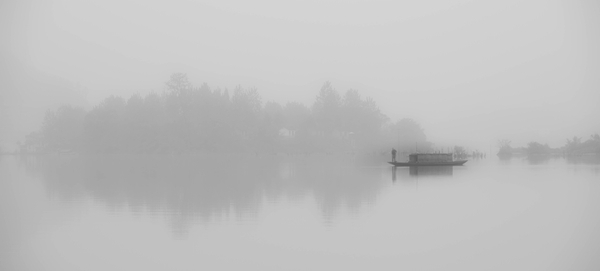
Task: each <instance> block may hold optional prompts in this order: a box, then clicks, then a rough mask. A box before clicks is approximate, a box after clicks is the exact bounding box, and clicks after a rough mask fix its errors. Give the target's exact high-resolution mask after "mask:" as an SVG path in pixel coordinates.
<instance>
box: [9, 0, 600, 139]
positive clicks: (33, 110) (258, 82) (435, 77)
mask: <svg viewBox="0 0 600 271" xmlns="http://www.w3.org/2000/svg"><path fill="white" fill-rule="evenodd" d="M2 5H3V8H2V15H3V16H2V17H3V19H2V20H3V22H2V34H1V35H2V37H3V40H6V41H10V42H8V43H5V44H3V45H2V46H3V47H2V58H3V59H4V60H5V61H2V63H3V64H2V71H3V72H2V74H3V75H2V82H1V84H2V91H1V92H0V93H2V94H1V95H2V96H0V97H1V102H2V104H1V107H2V120H1V121H2V130H1V135H2V138H1V140H2V145H3V146H5V148H11V147H12V146H14V144H15V142H16V141H19V140H22V138H23V136H24V135H26V134H27V133H29V132H31V131H34V130H37V129H38V128H39V126H40V125H41V123H42V120H43V117H44V114H45V112H46V111H47V110H53V109H56V108H58V106H60V105H62V104H72V105H76V106H83V107H85V108H88V109H89V108H92V107H93V106H95V105H97V104H99V103H100V102H101V101H102V100H104V99H105V98H107V97H109V96H110V95H118V96H122V97H124V98H125V99H127V98H128V97H130V96H131V95H133V94H135V93H140V94H142V95H146V94H148V93H150V92H151V91H157V92H161V91H163V90H164V88H165V86H164V83H165V82H166V81H167V80H168V79H169V76H170V75H171V74H173V73H176V72H182V73H185V74H187V76H188V77H189V80H190V81H191V82H192V83H194V85H198V86H199V85H201V84H202V83H208V84H209V85H210V86H212V87H213V88H216V87H219V88H221V89H229V90H232V89H234V88H235V87H236V86H238V85H241V86H243V87H248V88H250V87H255V88H256V89H257V90H258V91H259V93H260V94H261V96H262V100H263V102H267V101H275V102H278V103H280V104H285V103H287V102H300V103H303V104H305V105H307V106H310V105H311V104H312V103H313V102H314V101H315V98H316V96H317V94H318V91H319V89H320V87H321V86H322V85H323V83H324V82H327V81H329V82H331V83H332V84H333V85H334V86H335V87H336V89H337V90H338V91H339V92H341V93H344V92H345V91H347V90H348V89H356V90H359V91H360V92H361V93H362V94H363V96H369V97H372V98H373V100H374V101H376V102H377V104H378V105H379V108H380V109H381V111H382V113H383V114H385V115H387V116H388V117H389V118H390V120H391V121H392V122H394V121H397V120H400V119H402V118H412V119H414V120H416V121H417V122H419V123H420V124H421V126H422V127H423V129H424V130H425V133H426V134H427V137H428V140H429V141H431V142H432V143H434V144H435V145H437V146H453V145H465V146H469V147H470V148H472V149H475V148H480V149H491V148H494V147H495V143H496V141H497V140H499V139H510V140H512V142H513V145H516V146H522V145H525V144H526V143H527V142H530V141H538V142H542V143H547V144H550V145H552V146H560V145H563V144H564V143H565V141H566V139H567V138H571V137H573V136H579V137H583V138H587V137H589V135H590V134H593V133H597V132H598V131H600V122H598V119H597V117H596V116H598V115H599V114H600V109H599V108H600V107H599V106H598V101H600V91H599V87H600V79H598V77H597V76H596V75H597V74H598V73H599V72H600V61H599V60H600V55H599V54H600V53H599V52H598V50H597V48H598V45H600V31H599V29H598V25H600V24H599V22H598V21H597V20H598V19H597V15H598V11H600V10H599V5H598V4H596V3H595V2H593V1H551V2H547V1H503V2H502V3H478V2H471V1H429V2H426V3H425V2H423V3H415V4H398V3H394V2H387V1H375V2H373V1H351V2H341V1H292V2H288V3H285V4H283V3H279V2H277V1H260V2H253V3H252V4H250V3H245V2H243V1H239V2H236V1H198V2H192V1H170V2H151V3H148V2H145V1H144V2H143V1H102V2H101V3H90V2H80V1H60V0H57V1H12V2H11V1H9V2H4V3H3V4H2Z"/></svg>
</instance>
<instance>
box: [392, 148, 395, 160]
mask: <svg viewBox="0 0 600 271" xmlns="http://www.w3.org/2000/svg"><path fill="white" fill-rule="evenodd" d="M392 162H394V163H395V162H396V149H394V148H392Z"/></svg>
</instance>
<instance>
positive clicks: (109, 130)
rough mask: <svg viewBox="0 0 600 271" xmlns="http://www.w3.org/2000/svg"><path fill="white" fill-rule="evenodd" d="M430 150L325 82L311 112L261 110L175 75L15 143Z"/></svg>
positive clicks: (403, 126)
mask: <svg viewBox="0 0 600 271" xmlns="http://www.w3.org/2000/svg"><path fill="white" fill-rule="evenodd" d="M415 144H418V145H419V151H427V150H429V149H430V148H431V146H432V144H431V143H429V142H427V140H426V136H425V133H424V131H423V129H422V128H421V127H420V125H419V124H418V123H417V122H416V121H414V120H412V119H402V120H400V121H397V122H395V123H392V122H390V119H389V118H388V117H387V116H386V115H384V114H383V113H382V112H381V111H380V109H379V107H378V106H377V104H376V102H375V101H374V100H373V99H371V98H368V97H366V98H364V97H362V96H361V95H360V93H359V92H358V91H357V90H353V89H350V90H348V91H346V92H345V93H344V94H343V95H340V93H339V92H338V91H337V90H335V89H334V88H333V86H332V84H331V83H330V82H325V83H324V84H323V86H322V87H321V89H320V90H319V92H318V94H317V96H316V99H315V102H314V104H313V105H312V106H311V107H308V106H306V105H304V104H302V103H298V102H288V103H286V104H285V105H281V104H279V103H276V102H273V101H269V102H266V103H264V104H263V102H262V98H261V96H260V94H259V93H258V90H257V89H256V88H242V87H241V86H238V87H236V88H235V89H234V90H233V91H232V93H229V90H227V89H225V90H221V89H220V88H216V89H212V88H210V87H209V86H208V85H207V84H206V83H204V84H202V85H201V86H199V87H197V86H194V85H192V84H191V83H190V82H189V81H188V78H187V76H186V74H183V73H175V74H173V75H172V76H171V78H170V80H169V81H167V82H166V83H165V90H164V91H163V92H162V93H156V92H151V93H149V94H147V95H145V96H142V95H140V94H135V95H132V96H131V97H129V98H128V99H125V98H123V97H120V96H110V97H108V98H106V99H104V100H103V101H102V102H101V103H100V104H98V105H97V106H95V107H94V108H92V109H91V110H89V111H87V110H85V109H83V108H79V107H74V106H70V105H65V106H61V107H59V108H58V109H56V110H52V111H48V112H47V114H46V116H45V118H44V120H43V124H42V127H41V128H40V129H39V130H38V131H36V132H33V133H31V134H29V135H28V136H27V137H26V138H25V140H24V141H23V142H22V143H20V151H21V152H23V153H48V152H50V153H51V152H86V153H122V152H127V153H186V152H340V151H357V152H365V151H368V152H371V151H385V150H388V149H389V148H391V147H396V148H399V151H401V152H402V151H405V152H409V151H411V150H413V151H414V146H415Z"/></svg>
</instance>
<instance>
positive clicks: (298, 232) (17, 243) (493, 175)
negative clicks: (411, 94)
mask: <svg viewBox="0 0 600 271" xmlns="http://www.w3.org/2000/svg"><path fill="white" fill-rule="evenodd" d="M386 158H387V156H355V155H301V156H287V155H243V156H236V155H187V156H185V155H184V156H136V155H102V156H82V155H81V156H80V155H51V156H37V157H35V156H29V157H11V156H2V157H0V203H1V204H0V215H2V218H1V223H0V240H2V242H1V244H0V248H1V252H2V255H3V256H2V258H0V267H1V269H2V270H367V269H369V270H398V269H404V270H596V269H598V267H599V266H600V260H599V259H598V257H597V255H600V242H599V241H600V236H599V235H598V234H597V231H598V229H599V226H600V200H599V197H598V195H600V164H599V163H598V161H597V160H594V159H574V160H573V159H570V160H566V159H562V158H556V159H541V160H540V159H538V160H528V159H522V158H513V159H509V160H498V159H483V160H472V161H469V162H468V163H467V164H465V166H459V167H429V168H423V167H420V168H396V169H394V168H392V167H390V166H388V165H387V164H386V163H385V159H386Z"/></svg>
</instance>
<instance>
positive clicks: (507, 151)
mask: <svg viewBox="0 0 600 271" xmlns="http://www.w3.org/2000/svg"><path fill="white" fill-rule="evenodd" d="M498 147H499V152H498V156H510V155H513V154H516V155H527V156H544V155H566V156H579V155H590V154H595V155H600V135H598V134H597V133H595V134H592V135H590V137H589V138H588V139H587V140H585V141H583V138H581V137H577V136H574V137H573V138H572V139H570V138H567V141H566V143H565V145H564V146H561V147H558V148H552V147H550V146H549V145H548V144H542V143H539V142H535V141H532V142H529V143H528V144H527V146H526V147H520V148H513V147H511V141H510V140H507V139H502V140H499V141H498Z"/></svg>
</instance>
